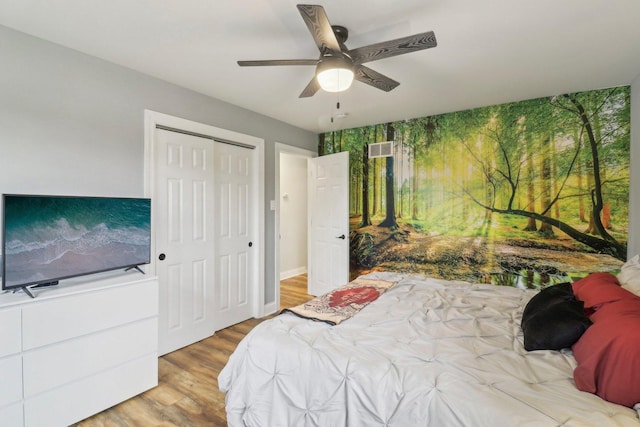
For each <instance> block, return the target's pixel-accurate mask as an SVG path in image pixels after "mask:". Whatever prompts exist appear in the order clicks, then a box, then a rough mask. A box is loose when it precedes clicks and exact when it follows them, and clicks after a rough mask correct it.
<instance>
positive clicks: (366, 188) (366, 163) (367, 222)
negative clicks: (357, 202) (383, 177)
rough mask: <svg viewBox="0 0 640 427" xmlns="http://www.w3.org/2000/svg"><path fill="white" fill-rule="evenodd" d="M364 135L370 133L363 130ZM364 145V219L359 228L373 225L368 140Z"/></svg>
mask: <svg viewBox="0 0 640 427" xmlns="http://www.w3.org/2000/svg"><path fill="white" fill-rule="evenodd" d="M362 133H363V134H366V133H368V132H367V130H366V129H363V132H362ZM364 141H365V142H364V144H362V219H361V220H360V225H359V226H358V227H359V228H362V227H367V226H369V225H371V217H370V216H369V147H368V145H367V139H366V138H365V139H364Z"/></svg>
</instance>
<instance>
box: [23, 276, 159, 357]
mask: <svg viewBox="0 0 640 427" xmlns="http://www.w3.org/2000/svg"><path fill="white" fill-rule="evenodd" d="M157 315H158V284H157V281H155V280H150V281H144V282H138V283H135V284H130V285H126V286H119V287H114V288H108V289H102V290H100V291H97V292H87V293H83V294H77V295H72V296H69V297H67V298H60V299H56V300H50V301H46V302H42V303H34V304H30V305H29V306H26V307H24V308H23V309H22V327H23V335H22V340H23V343H22V345H23V350H29V349H33V348H36V347H41V346H45V345H48V344H52V343H56V342H60V341H64V340H67V339H70V338H75V337H79V336H82V335H86V334H90V333H94V332H98V331H102V330H105V329H108V328H113V327H116V326H119V325H122V324H126V323H130V322H134V321H136V320H139V319H144V318H148V317H153V316H157ZM42 319H48V320H47V321H46V322H43V321H42Z"/></svg>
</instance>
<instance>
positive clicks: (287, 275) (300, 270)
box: [280, 266, 307, 280]
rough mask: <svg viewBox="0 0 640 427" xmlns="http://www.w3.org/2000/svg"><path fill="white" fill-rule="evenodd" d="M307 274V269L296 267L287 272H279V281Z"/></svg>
mask: <svg viewBox="0 0 640 427" xmlns="http://www.w3.org/2000/svg"><path fill="white" fill-rule="evenodd" d="M306 272H307V267H306V266H304V267H298V268H294V269H291V270H287V271H281V272H280V280H284V279H288V278H290V277H295V276H299V275H301V274H305V273H306Z"/></svg>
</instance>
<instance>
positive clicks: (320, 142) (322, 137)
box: [318, 133, 327, 156]
mask: <svg viewBox="0 0 640 427" xmlns="http://www.w3.org/2000/svg"><path fill="white" fill-rule="evenodd" d="M326 135H327V134H326V133H321V134H320V136H319V137H318V155H319V156H324V155H325V151H324V141H325V139H326Z"/></svg>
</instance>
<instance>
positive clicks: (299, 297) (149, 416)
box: [69, 274, 312, 427]
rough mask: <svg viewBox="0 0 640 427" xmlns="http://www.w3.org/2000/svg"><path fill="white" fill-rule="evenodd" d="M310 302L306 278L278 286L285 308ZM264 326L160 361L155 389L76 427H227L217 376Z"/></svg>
mask: <svg viewBox="0 0 640 427" xmlns="http://www.w3.org/2000/svg"><path fill="white" fill-rule="evenodd" d="M311 298H312V297H311V296H310V295H307V276H306V274H304V275H301V276H296V277H293V278H291V279H287V280H283V281H282V282H280V302H281V306H282V307H283V308H284V307H292V306H295V305H298V304H302V303H304V302H306V301H308V300H310V299H311ZM271 317H272V316H271ZM263 320H265V319H250V320H247V321H245V322H242V323H239V324H237V325H234V326H231V327H229V328H227V329H223V330H221V331H218V332H216V333H215V335H214V336H212V337H209V338H207V339H204V340H202V341H200V342H197V343H195V344H192V345H190V346H188V347H185V348H182V349H180V350H177V351H174V352H173V353H169V354H166V355H164V356H162V357H160V358H159V359H158V376H159V379H158V386H157V387H155V388H153V389H151V390H149V391H147V392H145V393H142V394H141V395H139V396H136V397H134V398H133V399H129V400H127V401H125V402H123V403H121V404H119V405H117V406H114V407H112V408H110V409H107V410H106V411H104V412H101V413H99V414H96V415H94V416H93V417H91V418H88V419H86V420H84V421H82V422H80V423H78V424H76V427H130V426H136V427H137V426H140V427H151V426H163V427H164V426H167V427H168V426H180V427H188V426H197V427H200V426H226V425H227V422H226V415H225V410H224V394H223V393H222V392H220V391H219V390H218V374H219V373H220V371H221V370H222V368H223V367H224V365H225V364H226V363H227V360H228V359H229V356H230V355H231V353H232V352H233V350H234V349H235V348H236V346H237V345H238V343H239V342H240V340H241V339H242V338H243V337H244V336H245V335H246V334H247V333H248V332H249V331H250V330H251V329H253V327H255V326H256V325H257V324H259V323H260V322H262V321H263ZM69 404H70V405H73V402H69Z"/></svg>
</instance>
